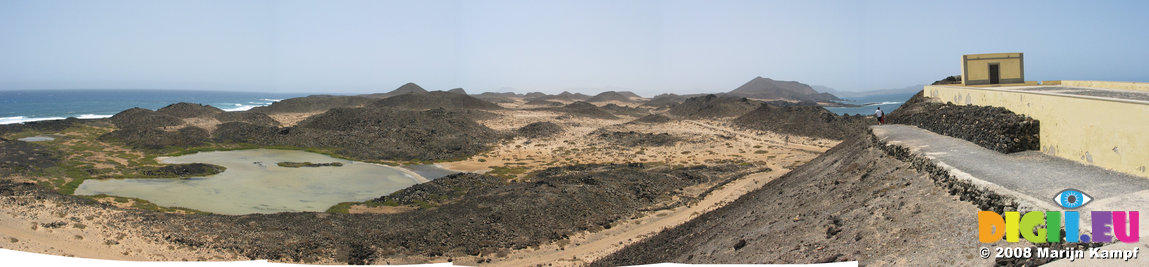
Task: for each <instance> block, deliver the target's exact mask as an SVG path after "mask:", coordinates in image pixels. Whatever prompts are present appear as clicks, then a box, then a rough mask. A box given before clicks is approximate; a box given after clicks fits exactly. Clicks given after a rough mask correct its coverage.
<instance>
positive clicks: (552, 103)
mask: <svg viewBox="0 0 1149 267" xmlns="http://www.w3.org/2000/svg"><path fill="white" fill-rule="evenodd" d="M524 105H532V106H547V107H561V106H562V105H563V103H559V102H555V101H550V100H542V99H534V100H531V101H527V103H524Z"/></svg>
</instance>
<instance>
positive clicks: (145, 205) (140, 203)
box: [132, 198, 210, 214]
mask: <svg viewBox="0 0 1149 267" xmlns="http://www.w3.org/2000/svg"><path fill="white" fill-rule="evenodd" d="M134 200H135V201H136V203H133V204H132V208H137V209H141V210H150V211H158V212H168V213H172V212H186V213H191V214H210V213H209V212H205V211H200V210H195V209H189V208H181V207H163V206H160V205H156V204H155V203H152V202H151V201H147V200H143V199H138V198H136V199H134Z"/></svg>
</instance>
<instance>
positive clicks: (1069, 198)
mask: <svg viewBox="0 0 1149 267" xmlns="http://www.w3.org/2000/svg"><path fill="white" fill-rule="evenodd" d="M1090 201H1093V197H1090V196H1089V195H1086V194H1085V193H1084V192H1081V191H1080V190H1077V189H1065V190H1061V192H1060V193H1057V195H1054V196H1053V203H1057V205H1060V206H1061V207H1062V208H1066V209H1076V208H1080V207H1081V206H1085V204H1089V202H1090Z"/></svg>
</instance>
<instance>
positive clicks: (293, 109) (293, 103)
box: [250, 95, 375, 114]
mask: <svg viewBox="0 0 1149 267" xmlns="http://www.w3.org/2000/svg"><path fill="white" fill-rule="evenodd" d="M372 101H375V99H372V98H367V97H362V96H334V95H313V96H307V97H296V98H290V99H284V100H282V101H278V102H275V103H271V105H268V106H265V107H255V108H252V109H251V110H250V111H251V112H259V113H267V114H274V113H297V112H321V111H326V110H328V109H333V108H351V107H360V106H363V105H366V104H367V103H370V102H372Z"/></svg>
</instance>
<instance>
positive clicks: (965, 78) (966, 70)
mask: <svg viewBox="0 0 1149 267" xmlns="http://www.w3.org/2000/svg"><path fill="white" fill-rule="evenodd" d="M961 62H962V67H961V69H962V71H961V74H962V84H963V85H982V84H991V82H990V79H989V68H990V67H989V66H990V65H995V64H996V65H998V73H999V74H1000V75H999V81H998V83H999V84H1007V83H1024V82H1025V63H1024V59H1023V58H1022V53H995V54H974V55H962V57H961Z"/></svg>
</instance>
